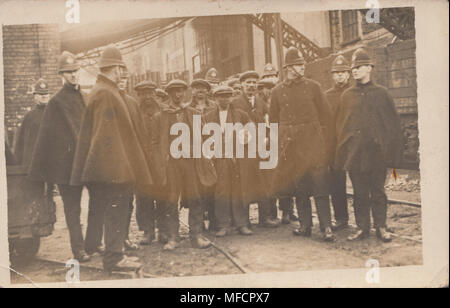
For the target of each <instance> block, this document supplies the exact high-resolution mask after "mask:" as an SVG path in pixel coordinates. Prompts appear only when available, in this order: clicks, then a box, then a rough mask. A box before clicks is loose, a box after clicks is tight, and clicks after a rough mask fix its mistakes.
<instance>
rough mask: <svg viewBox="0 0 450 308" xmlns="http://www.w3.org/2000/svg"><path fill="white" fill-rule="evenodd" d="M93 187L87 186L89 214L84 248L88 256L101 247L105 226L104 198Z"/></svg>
mask: <svg viewBox="0 0 450 308" xmlns="http://www.w3.org/2000/svg"><path fill="white" fill-rule="evenodd" d="M94 186H95V185H94V184H93V185H89V186H88V191H89V214H88V224H87V230H86V241H85V248H86V252H87V253H88V254H91V253H93V252H95V251H96V249H97V248H98V247H100V246H101V245H102V240H103V229H104V225H105V203H104V202H103V200H104V196H102V195H99V193H98V190H97V189H95V187H94Z"/></svg>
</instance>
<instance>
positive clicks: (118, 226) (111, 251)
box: [100, 184, 133, 270]
mask: <svg viewBox="0 0 450 308" xmlns="http://www.w3.org/2000/svg"><path fill="white" fill-rule="evenodd" d="M101 186H103V187H101V188H100V189H101V190H102V191H103V192H104V196H105V204H106V206H105V255H104V257H103V266H104V268H105V269H107V270H108V269H111V268H112V267H114V265H115V264H117V263H118V262H119V261H120V260H121V259H122V258H123V248H124V242H125V239H126V237H127V234H128V232H127V231H128V230H127V225H128V215H129V212H130V199H131V196H132V194H133V190H132V188H131V187H130V186H128V185H124V184H120V185H119V184H103V185H101Z"/></svg>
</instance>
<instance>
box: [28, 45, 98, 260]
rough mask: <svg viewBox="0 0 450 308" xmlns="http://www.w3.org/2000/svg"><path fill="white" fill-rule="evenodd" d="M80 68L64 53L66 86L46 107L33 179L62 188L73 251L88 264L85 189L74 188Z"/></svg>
mask: <svg viewBox="0 0 450 308" xmlns="http://www.w3.org/2000/svg"><path fill="white" fill-rule="evenodd" d="M79 69H80V65H79V64H78V62H77V61H76V59H75V56H74V55H73V54H71V53H69V52H67V51H64V52H63V53H62V54H61V56H60V57H59V58H58V73H59V75H60V76H61V78H62V80H63V84H64V85H63V87H62V88H61V89H60V90H59V91H58V92H57V93H56V94H55V95H54V96H53V97H52V98H51V99H50V101H49V103H48V105H47V106H46V108H45V111H44V115H43V117H42V121H41V125H40V127H39V133H38V137H37V141H36V146H35V149H34V152H33V157H32V159H31V164H30V170H29V171H30V172H29V177H30V179H31V180H33V181H40V182H46V183H55V184H56V185H58V190H59V192H60V194H61V198H62V200H63V204H64V214H65V217H66V222H67V227H68V229H69V235H70V244H71V247H72V252H73V254H74V257H75V259H77V260H78V261H79V262H87V261H89V260H90V257H89V256H88V255H87V253H86V251H85V245H84V244H85V243H84V239H83V233H82V230H81V222H80V214H81V204H80V202H81V192H82V188H83V186H82V185H70V174H71V172H72V162H73V157H74V153H75V147H76V145H77V136H78V132H79V130H80V122H81V117H82V114H83V112H84V109H85V99H84V97H83V94H82V92H81V91H80V86H79V83H78V71H79ZM90 210H91V203H90ZM86 237H87V240H88V238H89V242H93V243H96V246H99V247H100V246H101V237H98V236H97V235H94V234H92V236H91V235H87V236H86ZM93 237H94V238H93ZM97 248H98V247H96V248H94V247H92V249H97Z"/></svg>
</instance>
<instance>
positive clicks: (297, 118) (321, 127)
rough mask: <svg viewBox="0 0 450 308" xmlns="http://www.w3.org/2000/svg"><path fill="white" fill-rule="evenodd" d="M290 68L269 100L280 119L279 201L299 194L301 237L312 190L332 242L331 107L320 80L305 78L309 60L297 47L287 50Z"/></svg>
mask: <svg viewBox="0 0 450 308" xmlns="http://www.w3.org/2000/svg"><path fill="white" fill-rule="evenodd" d="M285 68H286V70H287V79H286V80H285V81H284V82H283V83H281V84H279V85H277V86H276V87H275V88H274V89H273V91H272V99H271V104H270V121H271V122H273V123H279V145H280V150H279V163H278V167H277V170H276V171H275V176H274V178H275V180H274V183H275V184H277V185H276V186H275V189H276V191H277V192H278V195H279V197H280V204H281V202H282V200H283V199H288V198H289V197H290V196H291V195H292V194H294V195H295V196H296V200H297V208H298V211H299V219H300V229H297V230H295V231H294V234H295V235H301V236H310V235H311V226H312V213H311V206H310V203H309V194H310V193H311V192H312V194H313V196H314V199H315V204H316V208H317V213H318V216H319V221H320V227H321V230H323V233H324V234H323V238H324V240H325V241H332V240H334V235H333V232H332V230H331V209H330V202H329V196H328V186H327V168H328V166H327V161H326V147H325V134H324V132H326V131H327V130H328V129H329V128H330V127H329V126H330V125H332V121H331V110H330V107H329V105H328V102H327V100H326V98H325V95H324V93H323V92H322V90H321V88H320V85H319V84H318V83H317V82H315V81H313V80H310V79H307V78H305V77H304V72H305V60H304V59H303V56H302V55H301V54H300V52H299V51H298V50H297V49H296V48H294V47H291V48H289V49H288V51H287V53H286V61H285ZM309 186H310V187H309ZM285 202H286V203H288V202H289V201H288V200H286V201H285Z"/></svg>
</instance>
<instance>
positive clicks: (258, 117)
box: [232, 71, 278, 228]
mask: <svg viewBox="0 0 450 308" xmlns="http://www.w3.org/2000/svg"><path fill="white" fill-rule="evenodd" d="M258 79H259V75H258V73H257V72H255V71H247V72H244V73H242V74H241V75H240V77H239V81H240V82H241V84H242V90H243V93H242V95H240V96H238V97H237V98H235V99H234V100H233V102H232V104H233V107H234V108H235V109H240V110H242V111H244V112H246V113H247V115H248V117H249V118H250V121H252V122H253V123H255V125H258V123H265V122H266V115H267V114H268V109H267V106H266V104H265V103H264V101H263V100H262V99H261V98H259V97H257V82H258ZM253 137H256V136H253ZM247 167H248V168H249V169H248V170H247V172H246V177H245V178H244V179H242V180H243V181H249V185H246V187H247V188H248V189H247V190H246V191H244V192H243V196H244V202H246V203H247V204H250V203H253V202H257V203H258V211H259V221H260V223H261V225H262V226H264V227H269V228H274V227H277V225H278V223H277V222H276V221H275V220H274V219H273V218H272V217H271V214H270V208H271V207H272V206H273V205H272V204H269V203H268V201H267V200H268V199H267V198H268V197H269V196H268V195H267V193H268V191H267V189H265V186H266V185H265V183H267V181H266V179H265V178H264V177H263V176H264V174H265V173H264V172H262V171H261V170H260V169H259V161H258V159H252V161H251V163H250V164H248V166H247ZM250 183H252V185H250Z"/></svg>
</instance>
